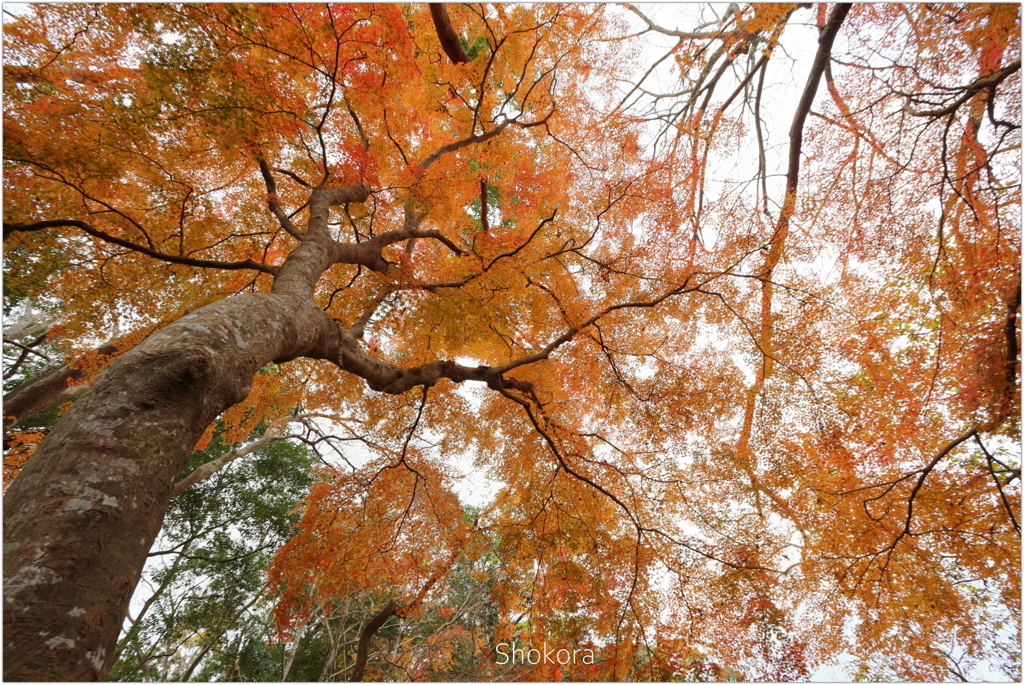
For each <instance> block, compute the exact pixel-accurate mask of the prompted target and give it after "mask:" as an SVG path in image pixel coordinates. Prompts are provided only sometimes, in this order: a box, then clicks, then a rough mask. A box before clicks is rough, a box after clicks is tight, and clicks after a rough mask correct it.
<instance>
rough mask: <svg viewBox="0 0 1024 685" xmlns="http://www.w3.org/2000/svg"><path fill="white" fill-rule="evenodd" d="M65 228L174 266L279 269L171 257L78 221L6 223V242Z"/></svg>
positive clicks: (252, 263) (245, 262) (274, 271)
mask: <svg viewBox="0 0 1024 685" xmlns="http://www.w3.org/2000/svg"><path fill="white" fill-rule="evenodd" d="M64 226H72V227H75V228H80V229H82V230H83V231H85V232H86V233H88V234H89V235H91V236H93V237H96V238H99V239H100V240H102V241H104V242H107V243H113V244H114V245H119V246H121V247H126V248H128V249H129V250H133V251H134V252H141V253H142V254H144V255H147V256H149V257H153V258H154V259H159V260H162V261H165V262H171V263H172V264H184V265H186V266H195V267H201V268H211V269H229V270H237V269H255V270H256V271H262V272H263V273H266V274H270V275H271V276H274V275H276V274H277V271H278V267H276V266H270V265H269V264H264V263H262V262H257V261H255V260H252V259H246V260H243V261H240V262H220V261H216V260H212V259H193V258H191V257H178V256H176V255H169V254H165V253H163V252H157V251H156V250H152V249H150V248H148V247H144V246H142V245H138V244H136V243H133V242H131V241H130V240H125V239H124V238H118V237H117V236H113V235H110V234H109V233H106V232H104V231H101V230H99V229H97V228H93V227H92V226H90V225H89V224H87V223H86V222H84V221H79V220H77V219H53V220H50V221H36V222H35V223H31V224H24V223H18V224H12V223H8V222H6V221H5V222H4V240H7V238H8V236H10V234H12V233H16V232H21V231H39V230H43V229H47V228H61V227H64Z"/></svg>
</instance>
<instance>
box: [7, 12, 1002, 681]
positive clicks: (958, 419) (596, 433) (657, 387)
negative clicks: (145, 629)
mask: <svg viewBox="0 0 1024 685" xmlns="http://www.w3.org/2000/svg"><path fill="white" fill-rule="evenodd" d="M720 9H721V8H719V9H718V10H716V11H719V10H720ZM446 14H447V15H448V16H447V18H445V17H444V16H442V15H441V14H440V13H439V12H437V11H435V12H434V13H431V12H429V11H427V8H426V7H423V6H419V7H417V6H401V7H400V6H394V5H384V6H364V5H359V6H344V5H329V6H319V5H317V6H295V5H252V6H248V5H239V6H222V5H200V6H191V5H180V6H166V5H160V6H124V5H114V6H111V5H106V6H55V5H40V6H38V7H35V8H34V11H33V13H32V14H31V15H30V16H28V17H26V18H24V19H21V20H19V21H17V22H14V23H12V24H10V25H9V26H7V27H5V30H6V34H7V35H6V46H7V55H6V57H7V62H6V64H5V80H4V87H5V93H6V99H5V103H6V105H5V106H6V110H5V121H4V126H5V136H4V156H5V165H6V166H5V177H4V181H5V194H4V212H5V224H4V229H5V230H4V234H5V239H6V241H7V244H8V245H10V246H11V249H9V250H7V254H6V255H5V256H6V258H7V260H8V261H7V263H6V269H7V270H8V273H9V274H12V277H13V278H18V277H19V275H21V274H31V275H32V276H33V277H32V278H31V279H28V280H27V281H26V282H25V283H24V284H22V285H20V286H19V287H20V288H21V291H20V292H22V296H23V297H26V298H33V299H34V300H36V301H38V302H40V303H45V304H46V306H47V307H49V308H50V309H52V310H53V311H54V312H55V315H56V316H57V317H58V318H59V324H58V325H59V328H58V329H56V330H55V331H54V330H53V329H51V330H52V331H53V332H51V334H50V335H51V338H60V341H61V343H62V344H63V345H64V346H65V347H66V348H68V349H78V350H82V349H94V348H95V347H96V346H97V344H98V343H99V342H101V341H105V340H109V339H110V338H111V337H113V336H111V335H110V333H111V332H112V331H113V330H114V329H115V325H117V326H121V327H122V329H125V328H126V327H127V328H130V329H131V334H134V335H136V336H137V340H139V341H141V342H138V344H134V345H132V346H130V349H126V350H125V351H122V352H121V353H120V355H119V356H118V357H117V358H116V359H115V360H114V361H113V362H112V363H110V365H109V367H107V369H106V370H105V371H104V372H103V373H102V374H100V375H99V376H98V377H96V379H95V380H93V381H92V382H91V384H90V385H89V388H88V390H87V391H86V392H83V393H82V394H81V396H80V397H79V398H78V400H77V401H76V402H75V404H74V406H73V407H72V408H71V409H70V410H69V411H68V412H67V413H66V414H65V415H64V417H63V418H62V420H61V421H60V422H59V423H58V424H57V425H56V426H55V427H54V428H53V429H52V430H51V431H50V434H49V435H48V437H47V438H46V439H45V440H44V441H43V442H42V443H41V445H40V446H39V447H38V449H36V451H35V453H34V454H33V456H32V457H31V458H30V459H29V460H28V461H27V462H26V463H25V466H24V468H23V469H22V471H21V473H20V475H18V476H17V478H15V479H14V481H13V482H12V483H11V485H10V486H9V489H8V492H7V495H6V497H5V507H4V516H5V569H6V578H5V633H4V635H5V637H4V639H5V654H7V655H9V656H8V657H7V658H6V659H5V676H6V677H8V678H12V679H17V678H30V679H52V678H57V679H75V678H97V677H104V676H105V675H106V673H107V671H108V669H109V667H110V664H111V662H112V659H113V655H114V644H115V642H116V639H117V632H118V629H119V627H120V625H121V620H122V617H123V616H124V613H125V610H126V608H127V602H128V597H129V596H130V594H131V588H132V587H134V585H135V583H136V581H137V579H138V576H139V573H140V572H141V569H142V565H143V563H144V561H145V555H146V553H147V550H148V549H149V547H150V544H151V543H152V541H153V540H154V538H155V537H156V535H157V532H158V530H159V528H160V524H161V520H162V518H163V516H164V511H165V509H166V507H167V502H168V500H169V498H170V497H171V495H172V493H173V492H174V491H175V484H176V482H177V481H178V477H179V473H180V472H181V469H182V467H183V465H184V464H185V462H186V460H187V459H188V456H189V454H190V452H191V450H192V448H193V446H194V445H196V443H197V442H198V443H199V444H200V445H203V444H205V442H206V440H207V439H208V438H209V437H210V435H211V434H212V429H211V428H210V426H211V425H213V422H214V420H215V419H216V418H217V417H218V416H219V417H220V419H221V421H222V422H223V425H225V426H227V427H228V428H229V430H228V432H227V433H226V434H225V435H224V436H223V437H222V440H223V441H224V442H225V443H226V444H230V443H234V442H236V441H239V440H243V439H244V438H246V437H247V436H248V435H249V434H250V433H251V432H252V429H253V428H254V427H255V426H257V425H260V424H261V423H264V424H265V423H270V422H272V421H275V420H279V419H281V418H282V417H285V416H286V415H287V413H288V412H289V411H290V410H291V409H292V408H293V407H296V406H301V407H302V408H303V411H304V412H311V413H316V414H317V415H319V416H321V417H323V418H321V419H320V421H323V422H324V425H326V422H328V421H330V422H333V425H331V427H330V429H329V430H327V432H328V434H326V435H325V436H324V439H323V440H322V441H321V444H322V445H323V446H325V447H326V446H328V445H331V446H333V447H334V448H336V449H337V450H338V452H337V454H338V459H337V461H336V463H335V464H334V466H333V467H332V470H329V471H328V472H327V473H326V477H325V479H324V481H323V482H322V483H320V484H318V485H317V486H316V487H315V488H313V489H312V491H311V495H310V497H309V498H308V499H307V501H306V503H305V504H304V507H303V511H302V514H303V518H302V522H301V524H300V528H299V531H298V533H297V534H296V536H295V538H293V539H292V540H291V541H290V542H289V544H288V545H287V546H285V548H284V549H283V550H282V551H281V553H280V554H279V555H278V559H277V561H276V562H275V565H274V568H273V569H272V578H273V580H274V582H275V583H280V584H283V591H284V592H285V601H284V603H283V604H282V608H281V609H280V610H279V612H278V616H279V620H280V627H281V629H282V630H285V631H288V630H292V629H295V630H298V627H299V626H300V625H302V624H303V621H304V620H305V621H307V622H308V616H310V615H311V612H312V611H313V608H315V607H317V606H319V607H321V609H319V610H320V611H326V612H327V613H325V615H327V616H330V615H333V614H332V613H331V612H333V611H334V609H333V607H332V606H331V605H329V604H328V603H327V602H328V601H332V602H334V601H338V598H342V597H366V596H370V597H372V598H374V599H375V600H383V599H384V598H385V597H386V598H388V599H389V600H393V601H394V604H393V605H390V604H389V605H385V606H384V607H381V608H380V609H379V610H378V613H377V614H376V616H381V615H382V614H381V612H382V611H384V610H385V609H387V608H388V607H390V611H391V612H395V613H397V612H399V611H403V610H407V613H415V611H418V610H421V609H422V608H423V606H424V604H423V603H424V602H437V601H438V600H439V598H441V597H444V596H445V592H446V590H447V589H448V588H449V587H450V585H451V583H452V582H453V581H452V579H453V578H454V577H456V575H457V574H456V572H455V571H456V570H457V569H458V568H460V567H459V564H460V563H466V564H469V565H471V567H472V565H473V564H481V565H482V566H481V567H479V568H476V569H475V570H477V571H479V572H480V573H483V572H484V570H485V568H484V566H486V569H491V568H492V566H493V568H494V569H496V570H495V571H494V573H495V574H496V575H495V577H494V578H493V580H492V581H491V585H490V586H489V587H488V591H489V596H490V599H491V601H492V602H493V603H494V605H495V607H496V613H497V622H496V624H495V628H494V631H493V633H492V634H491V638H490V639H491V640H493V641H494V642H500V641H508V640H515V639H521V640H524V641H529V642H531V643H533V644H534V645H536V644H537V643H540V642H542V641H544V640H547V641H548V643H549V644H552V645H554V644H558V645H560V646H565V647H571V648H579V647H581V646H583V645H590V644H595V645H598V644H599V645H601V648H600V650H599V652H600V653H599V659H598V660H597V662H598V663H597V664H595V666H596V668H597V671H595V672H591V673H590V674H589V676H590V677H594V676H596V675H600V677H607V678H611V679H617V680H621V679H624V678H626V677H630V678H633V677H637V678H640V677H649V678H657V677H662V676H663V675H664V674H665V673H666V672H667V671H673V672H675V673H684V672H686V669H689V668H691V667H692V666H693V664H694V663H695V662H702V663H703V662H706V663H715V664H728V665H729V667H730V668H733V669H735V670H736V671H737V672H741V673H743V675H744V676H745V677H748V678H755V679H756V678H763V679H771V678H782V677H787V678H788V677H803V676H804V675H805V674H807V673H810V672H812V671H813V669H815V668H816V667H817V665H818V664H821V663H824V662H828V661H829V660H832V659H834V658H835V657H836V655H837V654H839V653H841V652H842V651H843V650H852V651H854V652H855V653H858V654H861V655H865V656H866V655H869V654H870V655H872V656H873V658H875V659H877V660H881V661H883V662H884V664H883V665H884V668H888V669H892V671H893V672H895V673H897V674H899V676H900V677H903V678H908V679H922V678H923V679H928V678H931V679H935V678H941V677H945V676H947V675H950V673H952V672H953V671H952V670H951V662H950V659H949V658H948V657H946V656H943V655H942V654H941V653H940V652H939V651H937V649H936V647H937V646H938V645H940V644H944V643H941V640H940V639H939V637H945V636H948V635H950V634H952V633H953V632H954V631H956V633H957V635H958V638H957V639H958V640H959V645H960V646H961V647H962V649H963V650H964V651H962V652H958V651H954V656H953V657H952V658H953V662H952V668H957V666H956V664H959V663H963V662H964V658H973V656H975V655H979V654H981V653H983V652H984V649H985V643H986V640H987V635H988V634H989V633H990V630H989V627H988V626H990V625H991V623H989V622H988V621H989V617H991V616H993V615H995V614H1001V613H1005V614H1008V615H1010V616H1019V590H1020V580H1019V565H1020V560H1019V541H1020V528H1019V521H1020V514H1019V507H1020V478H1019V463H1018V462H1016V461H1013V460H1011V459H1009V458H1008V457H1007V454H1008V453H1012V452H1013V451H1014V449H1015V448H1016V447H1017V446H1018V445H1019V431H1018V424H1019V394H1018V385H1017V384H1018V378H1019V376H1018V374H1019V367H1018V357H1019V344H1018V335H1019V333H1018V312H1019V308H1020V275H1019V274H1020V271H1019V264H1020V253H1019V243H1020V231H1019V175H1020V170H1019V155H1017V154H1015V153H1014V152H1013V151H1014V150H1015V149H1016V148H1017V147H1018V146H1019V130H1020V128H1019V127H1020V124H1019V122H1020V101H1019V92H1020V88H1019V78H1020V77H1019V70H1020V61H1019V50H1020V46H1019V35H1020V29H1019V23H1020V17H1019V8H1017V7H1013V6H1003V7H1000V6H990V5H972V6H966V7H959V6H956V7H952V8H946V7H931V6H913V7H902V6H892V5H879V6H873V5H871V6H856V7H852V8H851V7H849V6H845V5H839V6H831V5H824V4H823V5H814V6H810V7H804V6H752V7H746V6H744V7H740V6H730V8H729V9H728V10H726V11H725V12H724V14H721V15H716V16H713V17H709V18H706V19H705V20H702V21H699V22H695V23H696V24H699V25H698V26H697V28H696V30H690V29H692V28H693V27H685V30H682V31H680V30H676V29H671V28H668V29H666V28H663V27H661V26H660V25H658V24H656V23H654V22H653V21H652V20H650V19H648V18H646V15H644V16H642V17H641V16H637V20H638V21H642V22H643V27H642V28H641V31H642V32H643V35H644V36H646V35H647V34H650V33H657V34H660V35H667V36H669V37H671V38H672V39H673V40H674V41H675V42H676V44H675V45H674V46H673V48H672V50H671V51H670V52H669V53H668V55H667V56H666V58H665V60H668V59H669V58H671V61H672V66H673V68H674V71H673V72H672V74H673V77H674V78H676V79H678V81H679V82H680V83H681V84H682V88H681V89H680V91H681V92H680V93H677V94H674V93H657V92H656V91H654V90H653V89H652V88H651V87H650V84H649V83H647V82H646V77H645V74H644V73H643V71H641V72H637V71H636V70H635V68H634V67H635V65H636V62H637V60H636V55H637V54H638V52H637V51H636V50H635V46H636V43H634V42H631V41H633V40H634V39H635V38H629V37H623V36H625V35H626V34H627V33H628V28H627V27H626V25H625V24H624V23H623V22H621V21H619V20H618V19H617V18H616V15H614V14H613V13H611V12H610V11H609V10H607V9H606V8H604V7H599V6H578V5H570V6H552V5H539V6H528V7H521V6H503V5H481V6H478V5H469V6H458V7H450V8H448V11H447V12H446ZM633 14H634V15H636V12H634V13H633ZM640 14H642V12H641V13H640ZM802 27H807V29H808V30H807V32H806V33H804V34H801V31H803V28H802ZM453 32H455V33H457V36H453V35H451V34H452V33H453ZM786 41H793V42H792V43H791V45H792V46H793V52H794V53H797V54H802V55H805V56H806V58H807V59H806V60H801V61H796V62H789V61H786V58H785V52H786V51H785V50H783V49H781V48H780V46H784V45H790V44H787V42H786ZM801 41H802V42H801ZM459 47H461V52H460V50H459ZM645 66H646V65H645ZM786 73H791V74H795V75H796V76H794V79H795V82H792V83H790V85H789V86H787V84H786V83H785V82H783V81H780V80H779V74H786ZM629 79H633V81H632V82H629ZM624 81H626V82H629V85H627V86H626V94H625V95H623V92H622V91H621V90H620V89H618V84H620V83H622V82H624ZM637 95H639V96H640V97H641V99H640V100H639V101H634V97H635V96H637ZM623 98H625V99H623ZM645 98H646V99H645ZM769 104H770V107H769V106H768V105H769ZM643 108H646V109H643ZM769 110H771V111H769ZM659 126H660V128H659ZM40 131H46V135H40ZM655 142H656V143H657V144H656V145H655V144H654V143H655ZM755 157H756V158H758V160H759V161H758V165H757V168H756V169H755V168H754V166H753V165H751V164H749V163H747V164H743V165H740V166H737V163H738V161H739V160H747V162H749V160H751V159H754V158H755ZM773 179H779V180H778V181H776V180H773ZM47 265H51V266H47ZM52 265H59V268H56V267H52ZM143 338H144V339H143ZM126 347H127V346H126ZM261 371H262V372H261ZM468 381H476V382H477V383H478V384H480V385H477V386H476V387H477V388H479V389H478V390H472V389H461V388H462V385H463V384H466V383H467V382H468ZM484 387H485V388H486V389H484ZM356 443H358V444H361V445H364V446H366V447H367V448H369V450H368V452H369V454H368V455H363V456H361V457H357V456H356V453H355V452H353V451H351V450H347V449H346V444H356ZM1001 450H1002V451H1001ZM467 453H471V454H475V455H478V456H477V462H476V465H475V468H476V471H477V474H478V475H477V476H476V477H477V478H482V477H483V476H486V477H487V478H490V479H492V480H493V481H494V482H496V483H497V490H496V494H495V496H494V499H493V502H491V503H490V505H489V506H488V508H487V509H486V510H485V511H482V512H481V513H480V515H479V516H476V517H474V520H473V521H472V522H469V521H465V520H464V519H463V513H464V507H463V506H462V504H461V503H460V502H459V501H458V499H457V497H456V495H455V488H456V486H457V484H458V483H459V482H460V479H462V478H463V477H464V476H465V473H464V472H463V471H462V470H461V469H460V468H458V464H460V463H461V462H460V460H461V459H463V457H464V455H465V454H467ZM343 457H344V458H348V460H349V463H344V461H343V459H342V458H343ZM490 555H492V556H493V559H492V556H490ZM463 558H465V562H462V561H460V560H461V559H463ZM487 573H488V574H490V573H491V571H490V570H488V571H487ZM432 593H434V594H432ZM376 606H379V605H375V608H376ZM993 607H995V610H994V613H993ZM399 618H403V617H402V616H399ZM370 623H372V621H371V622H369V623H366V624H364V634H365V632H366V631H365V627H366V625H369V624H370ZM323 625H324V626H325V627H324V630H326V629H327V627H329V626H330V625H331V624H330V620H329V619H328V620H326V621H325V622H324V623H323ZM383 625H385V624H382V626H383ZM332 629H333V628H332ZM848 634H852V635H855V638H854V639H853V640H850V639H848V638H847V635H848ZM896 635H899V636H903V637H901V641H897V640H895V639H894V636H896ZM937 636H939V637H937ZM383 637H384V636H382V637H381V639H383ZM300 642H301V640H300ZM364 643H365V641H364ZM331 644H332V646H331V649H334V648H335V647H339V648H340V645H341V644H342V642H341V641H338V640H334V641H333V642H332V643H331ZM683 645H685V646H686V647H685V649H684V648H683ZM492 646H493V645H492ZM686 650H693V651H686ZM947 651H948V650H947ZM403 653H404V652H403ZM408 653H410V654H411V653H412V652H408ZM695 655H696V656H695ZM330 661H331V659H329V658H328V659H325V661H324V663H325V664H327V663H329V662H330ZM1008 667H1009V668H1019V664H1009V666H1008ZM353 668H355V667H354V666H353ZM380 672H381V673H383V672H384V671H380ZM560 675H565V673H564V672H561V671H558V670H557V669H555V668H554V667H550V668H549V669H548V670H546V671H535V672H532V673H531V676H532V677H537V678H540V677H541V676H543V677H544V678H545V679H546V678H553V677H556V676H560ZM574 675H575V674H574ZM581 677H588V674H587V673H584V672H582V671H581Z"/></svg>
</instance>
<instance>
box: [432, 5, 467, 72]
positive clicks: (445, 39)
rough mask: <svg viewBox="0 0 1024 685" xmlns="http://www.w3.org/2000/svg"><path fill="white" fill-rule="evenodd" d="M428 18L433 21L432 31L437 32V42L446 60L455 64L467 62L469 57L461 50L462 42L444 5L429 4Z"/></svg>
mask: <svg viewBox="0 0 1024 685" xmlns="http://www.w3.org/2000/svg"><path fill="white" fill-rule="evenodd" d="M430 18H431V19H433V20H434V30H435V31H436V32H437V38H438V40H440V41H441V49H443V50H444V54H446V55H448V59H450V60H451V61H452V62H453V63H455V64H466V63H467V62H469V61H470V59H469V55H467V54H466V51H465V50H463V49H462V41H461V40H459V34H458V33H456V31H455V27H454V26H452V20H451V19H450V18H449V17H448V8H447V7H445V6H444V3H440V2H432V3H430Z"/></svg>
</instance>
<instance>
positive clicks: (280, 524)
mask: <svg viewBox="0 0 1024 685" xmlns="http://www.w3.org/2000/svg"><path fill="white" fill-rule="evenodd" d="M222 434H223V431H218V432H217V434H216V435H215V436H214V438H213V440H212V441H211V443H210V444H209V445H208V446H207V447H206V449H204V450H202V451H197V452H195V453H194V454H193V455H192V456H191V457H190V458H189V462H188V464H186V466H185V468H184V469H183V472H182V474H181V478H182V480H184V479H186V478H187V477H188V476H189V475H190V474H191V473H193V472H194V471H195V470H196V469H198V468H199V467H201V466H202V465H204V464H208V463H210V462H212V461H215V460H216V459H219V458H221V457H223V456H224V455H225V454H226V453H228V452H229V450H228V447H227V446H226V445H224V444H223V442H222V441H221V439H220V438H221V435H222ZM256 437H257V438H258V437H260V436H256ZM312 462H313V457H312V454H311V452H310V450H309V449H308V448H306V447H305V446H304V445H302V444H301V443H300V444H298V445H297V444H294V443H292V442H286V441H273V442H270V443H268V444H265V445H263V446H261V447H260V448H259V449H257V450H256V451H255V452H254V453H253V454H251V455H250V456H249V457H248V458H246V459H244V460H240V461H235V462H234V463H233V464H232V465H230V466H226V467H224V468H222V469H220V470H218V471H217V472H216V473H215V474H213V475H211V476H210V477H209V478H207V479H205V480H203V481H202V482H198V483H196V484H194V485H192V486H191V487H189V488H188V489H186V490H184V491H183V492H181V493H180V494H179V495H177V496H175V497H174V498H172V499H171V501H170V505H169V506H168V509H167V515H166V516H165V518H164V527H163V529H162V531H161V534H160V536H159V537H158V538H157V544H156V547H157V548H158V549H154V550H153V551H151V552H150V554H149V556H150V560H151V562H156V563H155V564H153V563H151V564H150V566H149V567H147V568H148V570H147V572H146V573H145V575H144V579H145V582H146V584H147V585H148V588H149V591H148V592H146V591H144V592H142V593H140V594H139V597H138V601H139V602H140V606H138V607H137V608H136V609H135V610H132V611H129V613H128V620H129V627H128V629H127V631H126V632H125V634H124V635H123V636H122V637H121V639H120V640H119V641H118V646H117V661H116V662H115V664H114V667H113V668H112V670H111V672H110V678H111V679H112V680H128V681H139V680H148V681H152V680H190V679H194V680H211V679H215V680H224V679H228V680H231V679H236V678H237V679H242V680H277V679H279V678H280V669H279V668H277V669H272V668H269V667H267V665H266V664H264V663H263V662H265V661H268V659H266V658H264V659H260V660H257V663H259V664H260V666H261V667H262V669H259V670H258V669H255V668H254V664H253V663H251V662H252V661H253V659H252V656H253V655H251V654H246V650H247V648H248V651H250V652H251V651H252V648H251V645H250V644H249V643H251V642H253V641H255V642H256V643H257V645H258V646H259V648H260V650H263V649H266V648H265V646H264V644H263V640H266V639H267V638H269V637H270V634H269V633H270V632H271V630H272V627H273V623H272V622H268V621H267V620H266V619H267V618H268V617H269V616H270V611H269V609H270V607H271V606H272V598H270V597H267V596H265V592H264V583H265V577H264V569H265V567H266V565H267V563H268V562H269V561H270V559H271V558H272V556H273V553H274V552H275V551H276V550H277V548H278V547H279V546H280V545H281V544H282V542H284V541H286V540H287V539H288V538H289V537H290V536H291V533H292V525H293V524H294V522H295V515H294V510H295V507H296V504H297V503H298V501H299V500H300V498H301V497H302V496H303V494H304V493H305V489H306V487H307V486H308V485H309V484H310V482H311V480H312V477H313V472H312V466H313V463H312ZM260 628H263V629H264V630H263V631H262V632H263V633H264V634H263V635H261V630H260ZM261 638H262V640H261ZM267 651H270V650H267ZM275 651H276V652H278V653H280V652H282V651H283V650H282V649H281V648H280V647H278V648H277V649H276V650H275ZM246 657H249V658H246ZM277 661H278V662H280V661H281V656H280V655H278V656H277ZM271 663H272V661H271Z"/></svg>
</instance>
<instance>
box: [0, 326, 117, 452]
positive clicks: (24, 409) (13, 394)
mask: <svg viewBox="0 0 1024 685" xmlns="http://www.w3.org/2000/svg"><path fill="white" fill-rule="evenodd" d="M114 354H117V347H116V346H115V345H114V344H112V343H107V344H106V345H102V346H100V347H99V348H97V349H96V350H94V351H93V352H90V353H88V354H87V355H83V357H82V358H80V359H78V360H76V361H78V362H82V361H84V360H85V357H87V356H97V357H109V356H112V355H114ZM88 375H89V371H88V370H87V367H86V365H85V364H82V363H79V364H76V363H75V362H72V363H71V364H63V365H61V366H58V367H57V368H55V369H52V370H50V371H45V372H43V373H41V374H39V375H38V376H36V377H34V378H32V379H30V380H29V381H27V382H25V383H23V384H22V385H19V386H18V387H17V388H15V389H14V390H12V391H10V392H9V393H7V394H6V395H4V432H5V433H6V432H7V431H8V430H9V429H10V428H12V427H13V426H15V425H16V424H17V423H18V422H19V421H21V420H22V419H27V418H29V417H32V416H35V415H36V414H38V413H39V412H41V411H45V410H47V409H49V408H50V407H52V406H54V405H55V404H60V403H61V402H67V401H68V400H70V399H71V398H73V397H76V396H77V395H78V394H79V393H80V392H82V391H83V390H85V387H86V386H84V385H71V383H73V382H77V381H81V380H83V379H85V378H86V377H87V376H88Z"/></svg>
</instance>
